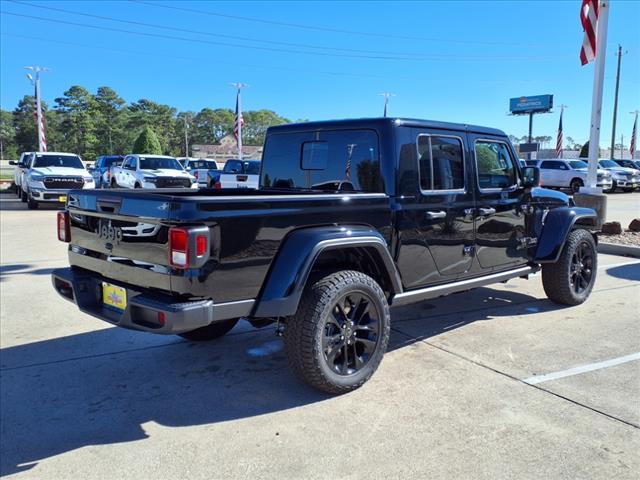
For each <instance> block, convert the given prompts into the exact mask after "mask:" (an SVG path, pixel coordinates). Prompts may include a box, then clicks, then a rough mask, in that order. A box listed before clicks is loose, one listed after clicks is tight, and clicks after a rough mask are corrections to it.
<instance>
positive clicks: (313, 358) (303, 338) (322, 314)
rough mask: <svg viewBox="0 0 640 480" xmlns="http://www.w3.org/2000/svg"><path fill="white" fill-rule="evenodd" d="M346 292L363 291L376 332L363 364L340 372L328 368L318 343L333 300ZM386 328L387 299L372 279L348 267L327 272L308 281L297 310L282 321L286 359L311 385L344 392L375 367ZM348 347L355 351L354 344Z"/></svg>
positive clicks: (388, 320)
mask: <svg viewBox="0 0 640 480" xmlns="http://www.w3.org/2000/svg"><path fill="white" fill-rule="evenodd" d="M348 294H353V295H362V294H364V296H365V297H367V299H368V300H370V301H371V303H372V305H371V306H372V307H373V308H375V311H376V315H377V316H378V317H379V319H378V320H377V325H378V334H377V339H376V343H375V347H374V350H373V352H372V353H371V354H370V355H369V356H368V360H367V361H366V363H365V364H364V366H362V367H361V368H360V369H359V370H356V371H355V373H352V374H348V375H341V374H339V373H336V372H335V371H334V370H332V369H331V368H330V367H329V365H328V363H327V360H326V359H325V353H324V350H323V347H322V342H323V338H324V335H325V329H326V327H327V324H326V322H327V318H328V317H329V315H332V311H333V310H334V308H336V305H337V302H338V301H340V300H341V299H342V298H345V296H346V295H347V296H348ZM354 309H355V307H354ZM390 330H391V318H390V313H389V305H388V303H387V298H386V296H385V294H384V292H383V291H382V289H381V288H380V286H379V285H378V284H377V283H376V281H375V280H374V279H373V278H371V277H369V276H367V275H365V274H363V273H361V272H357V271H352V270H342V271H338V272H335V273H331V274H329V275H327V276H325V277H323V278H320V279H319V280H317V281H311V282H310V283H309V285H308V286H307V288H306V289H305V292H304V293H303V295H302V298H301V300H300V304H299V306H298V311H297V312H296V313H295V315H293V316H292V317H290V318H288V319H287V320H286V329H285V333H284V343H285V351H286V354H287V360H288V363H289V366H290V368H291V370H292V371H293V373H294V374H295V375H296V376H297V377H299V378H300V379H301V380H303V381H304V382H306V383H307V384H309V385H311V386H312V387H314V388H317V389H318V390H321V391H323V392H327V393H331V394H341V393H346V392H349V391H352V390H355V389H357V388H359V387H360V386H362V385H363V384H364V383H365V382H366V381H367V380H369V378H371V376H372V375H373V374H374V372H375V371H376V370H377V368H378V366H379V365H380V362H381V361H382V357H383V356H384V353H385V351H386V349H387V345H388V343H389V335H390ZM352 348H354V352H355V348H356V347H355V345H354V346H353V347H352ZM347 357H348V356H347Z"/></svg>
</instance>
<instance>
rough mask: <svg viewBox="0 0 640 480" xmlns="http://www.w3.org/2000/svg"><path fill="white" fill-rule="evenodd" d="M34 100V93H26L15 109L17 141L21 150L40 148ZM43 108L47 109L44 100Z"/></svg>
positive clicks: (14, 123) (14, 122) (14, 118)
mask: <svg viewBox="0 0 640 480" xmlns="http://www.w3.org/2000/svg"><path fill="white" fill-rule="evenodd" d="M34 100H35V99H34V97H33V95H25V96H24V97H22V99H21V100H20V101H19V102H18V106H17V107H16V108H15V110H14V111H13V127H14V129H15V141H16V144H17V146H18V151H20V152H33V151H36V150H37V149H38V133H37V131H36V121H35V118H34V108H33V103H34ZM42 109H43V110H45V111H46V104H45V103H44V102H42Z"/></svg>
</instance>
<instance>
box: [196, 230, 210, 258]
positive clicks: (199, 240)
mask: <svg viewBox="0 0 640 480" xmlns="http://www.w3.org/2000/svg"><path fill="white" fill-rule="evenodd" d="M207 243H209V242H207V237H206V236H204V235H198V236H197V237H196V257H202V256H204V254H205V253H207V249H208V247H209V246H208V245H207Z"/></svg>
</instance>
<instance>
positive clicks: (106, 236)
mask: <svg viewBox="0 0 640 480" xmlns="http://www.w3.org/2000/svg"><path fill="white" fill-rule="evenodd" d="M96 233H97V234H98V237H99V238H101V239H102V240H105V241H107V242H113V243H115V244H116V245H118V244H119V243H120V242H121V241H122V229H121V228H120V227H114V226H113V225H111V222H110V221H109V222H107V221H105V220H102V219H101V220H100V221H99V222H98V231H97V232H96Z"/></svg>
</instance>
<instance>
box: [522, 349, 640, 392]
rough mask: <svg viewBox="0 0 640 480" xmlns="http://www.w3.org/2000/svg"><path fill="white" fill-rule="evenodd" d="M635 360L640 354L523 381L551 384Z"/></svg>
mask: <svg viewBox="0 0 640 480" xmlns="http://www.w3.org/2000/svg"><path fill="white" fill-rule="evenodd" d="M634 360H640V352H637V353H632V354H630V355H625V356H624V357H618V358H612V359H611V360H605V361H604V362H597V363H589V364H587V365H581V366H579V367H573V368H570V369H568V370H562V371H560V372H553V373H547V374H546V375H535V376H533V377H530V378H527V379H526V380H523V382H524V383H528V384H529V385H537V384H538V383H542V382H549V381H551V380H557V379H559V378H564V377H571V376H573V375H580V374H581V373H585V372H593V371H594V370H600V369H601V368H608V367H613V366H615V365H621V364H623V363H627V362H632V361H634Z"/></svg>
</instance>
